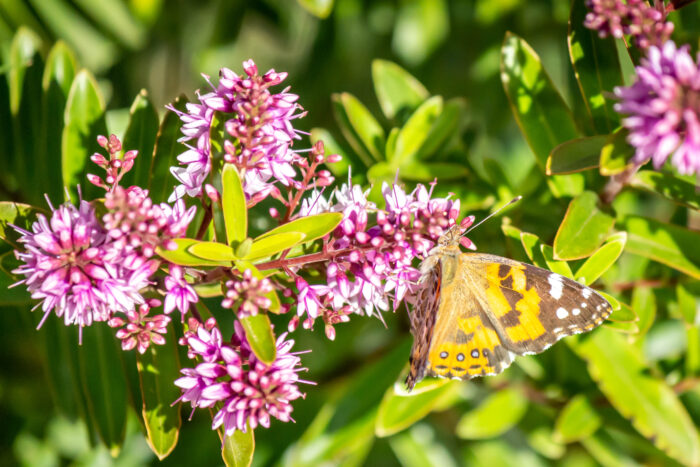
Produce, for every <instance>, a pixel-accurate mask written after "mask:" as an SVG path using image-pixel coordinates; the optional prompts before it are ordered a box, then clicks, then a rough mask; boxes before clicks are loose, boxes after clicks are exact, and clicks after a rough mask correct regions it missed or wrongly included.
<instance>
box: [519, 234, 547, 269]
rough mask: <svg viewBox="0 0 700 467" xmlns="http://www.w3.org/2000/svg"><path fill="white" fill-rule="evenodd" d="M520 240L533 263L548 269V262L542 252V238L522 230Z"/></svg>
mask: <svg viewBox="0 0 700 467" xmlns="http://www.w3.org/2000/svg"><path fill="white" fill-rule="evenodd" d="M520 242H521V243H522V245H523V248H524V249H525V254H527V257H528V258H530V261H532V264H534V265H535V266H537V267H538V268H543V269H547V262H546V261H545V259H544V255H543V254H542V242H541V241H540V238H539V237H538V236H537V235H535V234H532V233H530V232H520Z"/></svg>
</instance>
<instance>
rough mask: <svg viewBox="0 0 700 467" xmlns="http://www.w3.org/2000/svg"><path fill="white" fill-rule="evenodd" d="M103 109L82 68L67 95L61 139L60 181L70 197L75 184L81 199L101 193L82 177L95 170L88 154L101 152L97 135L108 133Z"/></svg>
mask: <svg viewBox="0 0 700 467" xmlns="http://www.w3.org/2000/svg"><path fill="white" fill-rule="evenodd" d="M104 108H105V105H104V100H103V99H102V95H101V94H100V91H99V88H98V86H97V82H96V81H95V78H94V77H93V76H92V75H91V74H90V72H89V71H87V70H81V71H80V72H78V74H77V75H76V77H75V79H74V80H73V84H72V85H71V88H70V93H69V94H68V102H67V103H66V111H65V115H64V122H65V126H64V127H63V136H62V139H61V153H62V156H61V164H62V175H63V183H64V185H65V186H66V187H68V190H69V192H70V196H71V199H73V200H76V199H78V191H77V186H78V185H81V186H82V187H83V198H84V199H88V200H89V199H93V198H95V197H97V195H98V194H99V193H100V190H99V189H98V188H97V187H94V186H92V184H91V183H89V182H87V180H86V178H85V176H86V175H87V174H88V173H89V172H97V170H98V167H97V166H96V165H95V164H93V163H92V162H91V161H90V156H92V154H94V153H95V152H102V151H103V150H102V148H101V147H100V146H99V145H98V144H97V136H98V135H105V136H106V135H107V126H106V123H105V118H104Z"/></svg>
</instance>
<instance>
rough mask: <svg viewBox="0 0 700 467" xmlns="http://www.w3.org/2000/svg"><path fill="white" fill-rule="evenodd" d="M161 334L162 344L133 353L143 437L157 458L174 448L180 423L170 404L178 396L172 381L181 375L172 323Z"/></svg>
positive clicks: (177, 408) (165, 455)
mask: <svg viewBox="0 0 700 467" xmlns="http://www.w3.org/2000/svg"><path fill="white" fill-rule="evenodd" d="M164 337H165V344H164V345H151V346H150V347H149V348H148V349H147V350H146V352H145V353H144V354H143V355H141V354H137V355H136V358H137V361H136V362H137V363H136V366H137V368H138V372H139V383H140V386H141V395H142V398H143V408H142V416H143V421H144V425H145V426H146V441H147V442H148V445H149V446H150V447H151V450H152V451H153V452H154V453H155V454H156V456H158V459H160V460H163V459H165V458H166V457H167V456H168V455H169V454H170V453H171V452H172V451H173V449H175V446H176V445H177V440H178V436H179V433H180V426H181V425H182V419H181V418H180V407H179V405H175V406H172V405H171V404H172V403H173V401H175V400H176V399H177V398H178V397H180V389H179V388H178V387H177V386H175V385H174V384H173V381H175V380H176V379H178V378H179V377H180V376H182V375H181V374H180V363H179V358H178V350H177V346H176V345H175V344H176V341H177V337H176V336H175V332H174V328H173V326H168V332H167V334H166V335H165V336H164Z"/></svg>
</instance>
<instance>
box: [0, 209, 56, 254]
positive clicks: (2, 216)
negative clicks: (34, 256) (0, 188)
mask: <svg viewBox="0 0 700 467" xmlns="http://www.w3.org/2000/svg"><path fill="white" fill-rule="evenodd" d="M39 213H41V214H44V215H48V214H49V213H47V212H46V211H45V210H43V209H40V208H37V207H34V206H30V205H28V204H22V203H15V202H13V201H0V239H2V240H4V241H6V242H7V243H9V244H10V245H12V246H13V247H15V248H19V244H18V243H17V239H18V238H19V236H20V234H19V233H18V232H17V231H16V230H15V229H13V228H12V227H11V226H10V225H9V224H14V225H16V226H17V227H20V228H22V229H24V230H27V231H29V232H31V231H32V224H33V223H34V222H35V221H36V220H37V218H36V216H37V214H39Z"/></svg>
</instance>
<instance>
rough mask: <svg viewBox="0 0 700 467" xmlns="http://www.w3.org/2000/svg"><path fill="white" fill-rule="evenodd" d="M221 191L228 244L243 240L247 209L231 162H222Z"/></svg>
mask: <svg viewBox="0 0 700 467" xmlns="http://www.w3.org/2000/svg"><path fill="white" fill-rule="evenodd" d="M221 183H222V185H223V193H222V194H221V203H222V208H223V211H224V222H225V224H226V238H227V240H228V243H229V245H234V243H239V242H242V241H243V240H245V238H246V236H247V235H248V209H247V206H246V200H245V192H244V191H243V183H241V177H240V176H239V175H238V170H236V166H234V165H233V164H224V170H223V173H222V174H221Z"/></svg>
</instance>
